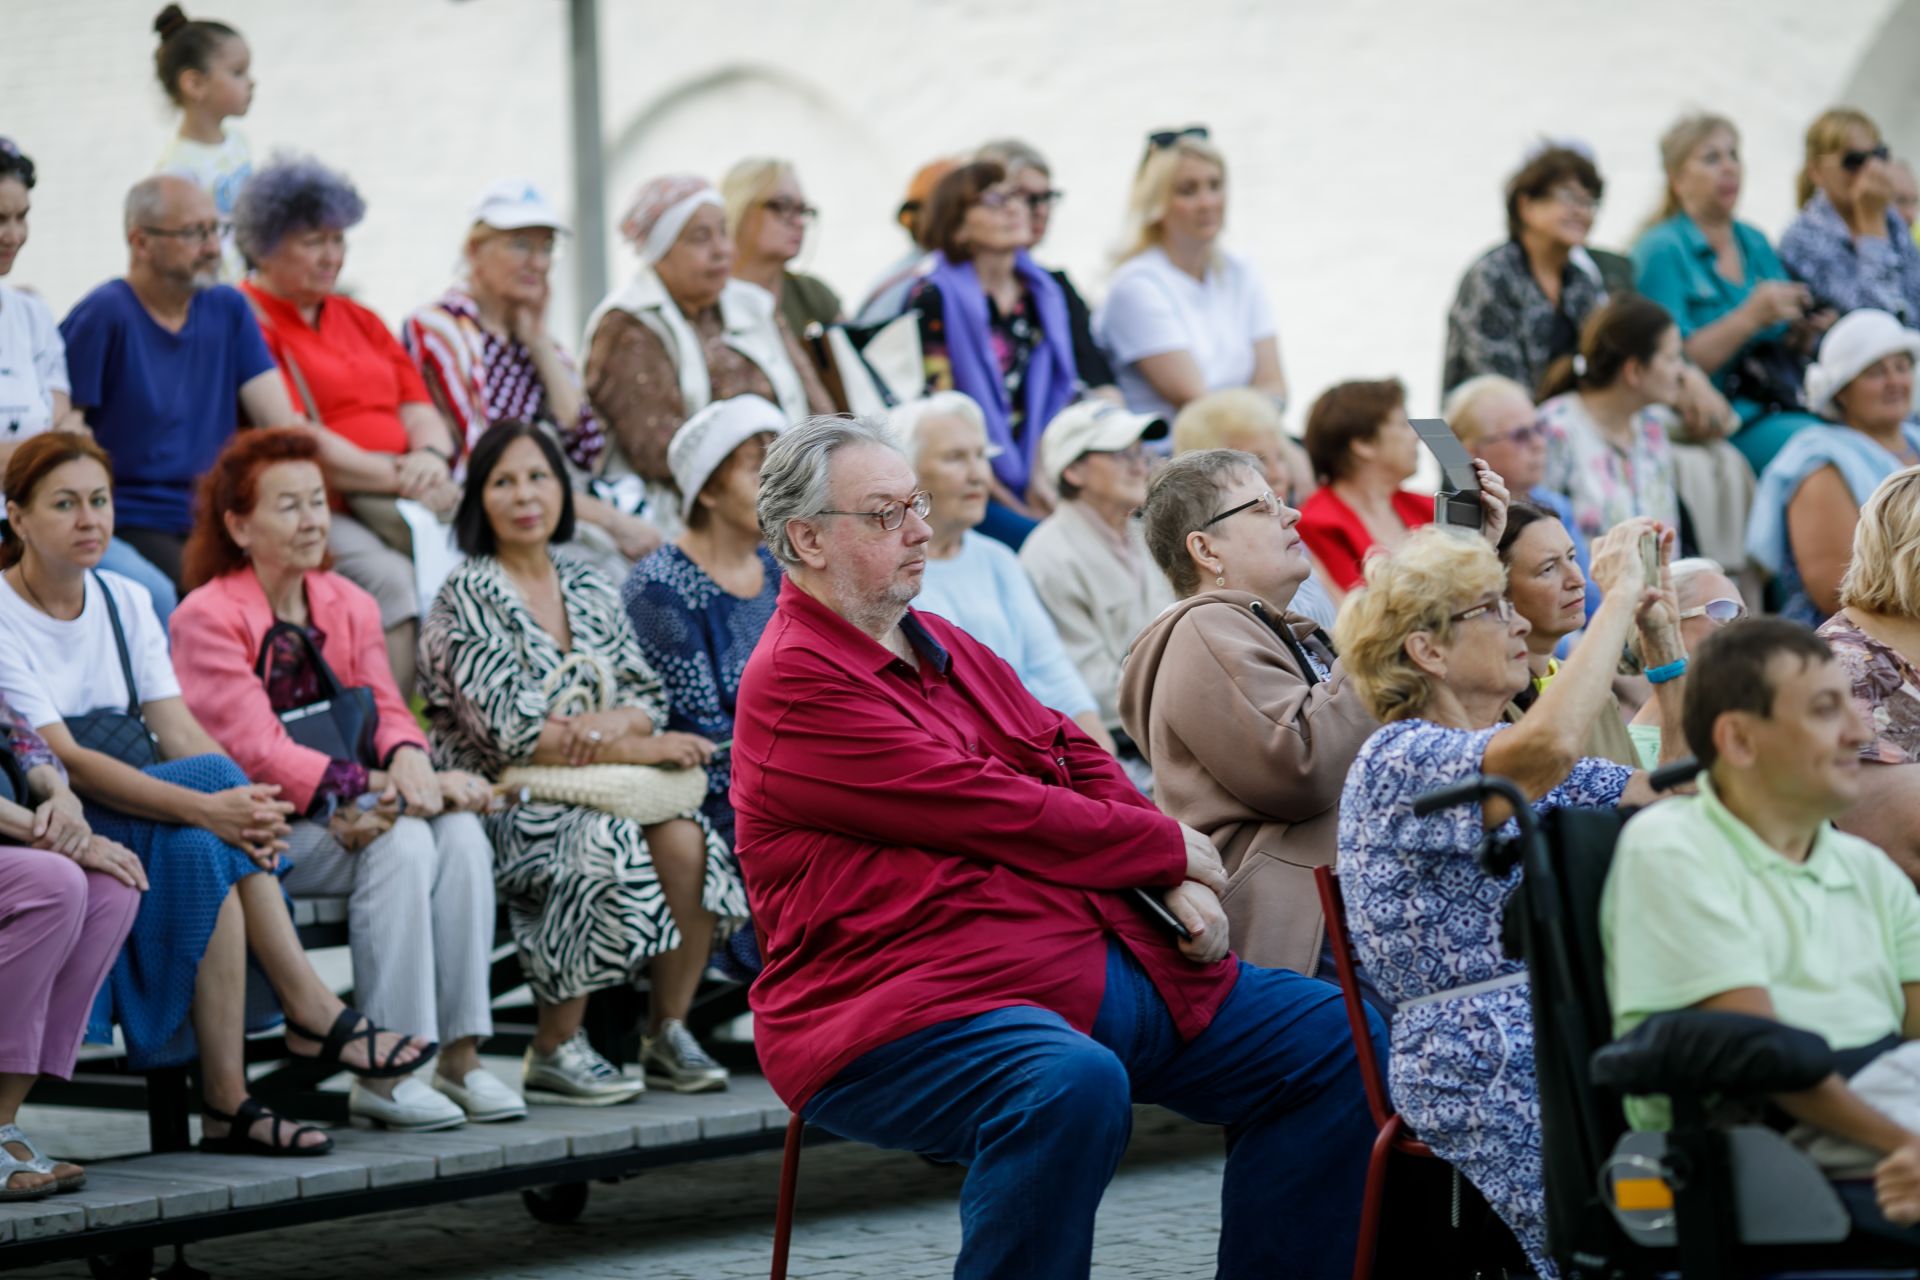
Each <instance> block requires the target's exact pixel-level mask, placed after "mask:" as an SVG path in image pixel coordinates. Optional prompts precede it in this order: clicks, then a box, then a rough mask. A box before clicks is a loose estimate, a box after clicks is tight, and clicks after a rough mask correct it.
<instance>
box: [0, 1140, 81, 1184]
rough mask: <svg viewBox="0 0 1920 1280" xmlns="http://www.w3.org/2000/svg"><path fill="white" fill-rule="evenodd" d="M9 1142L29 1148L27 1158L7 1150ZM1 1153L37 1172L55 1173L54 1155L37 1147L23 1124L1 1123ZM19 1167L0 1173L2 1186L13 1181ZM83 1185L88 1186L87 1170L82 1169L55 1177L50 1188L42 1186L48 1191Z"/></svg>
mask: <svg viewBox="0 0 1920 1280" xmlns="http://www.w3.org/2000/svg"><path fill="white" fill-rule="evenodd" d="M8 1142H17V1144H19V1146H23V1148H27V1159H25V1161H21V1159H19V1157H17V1155H13V1153H10V1151H6V1144H8ZM0 1153H6V1155H8V1159H12V1161H13V1163H15V1165H19V1167H25V1169H31V1171H35V1173H46V1174H52V1173H54V1161H52V1157H48V1155H46V1153H44V1151H42V1150H40V1148H36V1146H35V1144H33V1138H29V1136H27V1134H25V1130H21V1126H19V1125H0ZM19 1167H15V1169H8V1171H6V1173H4V1174H0V1188H4V1186H6V1184H8V1182H12V1180H13V1174H15V1173H19ZM75 1169H79V1167H77V1165H75ZM83 1186H86V1171H84V1169H81V1171H79V1173H69V1174H67V1176H65V1178H54V1184H52V1186H48V1188H42V1190H48V1192H77V1190H81V1188H83Z"/></svg>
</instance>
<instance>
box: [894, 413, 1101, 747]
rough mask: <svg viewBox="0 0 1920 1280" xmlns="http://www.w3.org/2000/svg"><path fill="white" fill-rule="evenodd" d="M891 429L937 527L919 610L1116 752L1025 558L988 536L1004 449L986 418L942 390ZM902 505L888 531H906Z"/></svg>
mask: <svg viewBox="0 0 1920 1280" xmlns="http://www.w3.org/2000/svg"><path fill="white" fill-rule="evenodd" d="M888 422H889V425H890V426H891V427H892V428H893V430H894V433H895V434H896V435H898V436H899V437H900V441H901V444H902V445H903V446H904V448H905V449H906V454H907V461H909V462H911V463H912V464H913V470H914V477H915V479H916V481H917V482H918V484H919V486H920V487H919V490H918V491H917V492H916V494H915V497H916V498H917V499H920V500H921V501H922V502H923V503H924V505H925V507H926V509H925V510H924V511H922V510H921V509H920V508H919V507H918V506H916V507H915V508H914V512H915V514H916V515H919V516H920V517H921V519H923V520H925V521H926V522H927V524H928V525H930V526H931V527H932V529H933V537H932V538H931V539H930V540H929V541H928V543H927V550H926V555H927V567H926V571H925V573H924V574H923V576H922V578H921V585H920V594H919V595H918V596H917V597H915V598H914V602H913V603H914V607H915V608H916V609H920V610H923V611H925V612H927V613H937V614H939V615H940V616H941V617H943V618H945V619H947V621H949V622H952V623H955V624H957V625H959V626H960V627H963V628H965V629H966V631H967V633H968V634H969V635H971V636H973V637H974V638H975V639H977V640H979V641H980V642H981V643H982V644H984V645H986V646H987V647H988V648H989V649H992V650H993V651H994V652H995V653H997V654H999V655H1000V656H1001V657H1002V658H1005V659H1006V660H1007V663H1008V665H1010V666H1011V667H1012V668H1013V670H1014V674H1016V675H1018V676H1019V677H1020V683H1021V684H1023V685H1025V686H1026V688H1027V692H1028V693H1031V694H1032V695H1033V696H1034V697H1035V698H1036V699H1038V700H1039V701H1040V702H1041V703H1042V704H1044V705H1046V706H1049V707H1052V708H1053V709H1054V710H1055V711H1058V712H1059V713H1060V714H1062V715H1064V716H1068V717H1070V718H1072V719H1073V721H1074V722H1075V723H1077V724H1078V725H1079V726H1080V727H1081V728H1082V729H1085V730H1086V731H1087V736H1088V737H1090V738H1092V739H1093V740H1094V741H1095V742H1097V743H1099V744H1100V745H1101V746H1102V747H1104V748H1106V750H1107V751H1108V752H1110V753H1111V752H1112V751H1113V750H1114V742H1113V736H1112V735H1111V734H1109V733H1108V732H1107V728H1106V725H1105V724H1104V723H1103V722H1102V721H1101V718H1100V706H1099V703H1098V702H1097V701H1096V700H1095V698H1094V696H1093V693H1092V691H1091V690H1089V689H1088V688H1087V682H1086V680H1085V679H1084V678H1083V677H1082V676H1081V674H1080V672H1079V670H1078V669H1077V668H1076V667H1075V666H1074V664H1073V659H1072V658H1070V657H1068V656H1067V650H1066V647H1065V646H1064V645H1063V644H1061V643H1060V632H1059V631H1058V630H1057V629H1056V628H1055V627H1054V625H1053V619H1052V618H1050V617H1048V616H1047V610H1046V606H1045V605H1043V604H1041V603H1040V596H1039V594H1038V593H1037V592H1035V591H1034V589H1033V583H1032V582H1031V581H1030V580H1029V579H1028V578H1027V574H1026V571H1025V570H1024V569H1022V568H1021V567H1020V560H1019V557H1018V556H1016V555H1015V554H1014V553H1013V551H1012V550H1010V549H1009V548H1008V547H1007V546H1005V545H1004V544H1002V543H1001V542H999V541H996V540H995V539H993V538H989V537H984V536H982V534H981V533H980V532H979V527H980V524H981V522H982V521H983V520H985V519H986V514H987V504H988V502H989V500H990V499H989V494H990V493H991V492H992V483H993V463H994V461H995V457H994V451H995V446H994V445H993V444H992V443H991V441H990V440H989V438H988V436H987V423H986V415H985V414H983V413H982V412H981V411H980V406H978V405H976V404H975V403H974V402H973V401H972V400H970V399H968V398H967V397H966V396H965V395H962V394H961V393H960V392H958V391H942V392H937V393H935V394H934V395H931V396H928V397H927V398H926V399H924V400H913V401H909V402H908V403H906V404H903V405H901V406H900V407H899V408H898V409H895V410H894V411H893V413H892V415H891V416H890V417H889V420H888ZM902 518H903V516H902V513H901V511H900V509H899V508H898V507H894V508H892V509H891V510H890V513H889V517H888V520H886V521H882V525H883V526H884V527H886V528H889V529H893V528H898V527H899V522H900V520H901V519H902Z"/></svg>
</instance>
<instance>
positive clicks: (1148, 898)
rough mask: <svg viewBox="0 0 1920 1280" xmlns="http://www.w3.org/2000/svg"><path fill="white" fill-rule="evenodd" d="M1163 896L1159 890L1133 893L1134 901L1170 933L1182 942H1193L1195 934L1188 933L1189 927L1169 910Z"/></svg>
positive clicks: (1137, 890) (1138, 890)
mask: <svg viewBox="0 0 1920 1280" xmlns="http://www.w3.org/2000/svg"><path fill="white" fill-rule="evenodd" d="M1161 894H1162V891H1161V890H1159V889H1135V890H1134V891H1133V896H1134V899H1135V900H1136V901H1138V902H1139V903H1140V905H1141V906H1143V907H1145V908H1146V909H1147V914H1148V915H1150V916H1152V917H1153V918H1154V919H1155V920H1157V921H1159V922H1160V923H1161V924H1162V925H1164V926H1165V927H1166V928H1167V930H1168V932H1170V933H1172V934H1173V936H1174V937H1176V938H1178V939H1180V941H1182V942H1192V941H1193V934H1192V933H1191V932H1189V931H1188V929H1187V926H1185V925H1183V924H1181V923H1180V917H1178V916H1176V915H1174V914H1173V912H1171V911H1169V910H1167V904H1166V902H1165V900H1164V899H1163V898H1162V897H1161Z"/></svg>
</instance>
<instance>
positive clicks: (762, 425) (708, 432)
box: [667, 396, 787, 520]
mask: <svg viewBox="0 0 1920 1280" xmlns="http://www.w3.org/2000/svg"><path fill="white" fill-rule="evenodd" d="M786 429H787V415H786V414H784V413H782V412H780V408H779V406H778V405H776V404H774V403H773V402H772V401H770V400H765V399H762V398H761V397H760V396H735V397H733V398H732V399H731V400H716V401H714V402H713V403H712V404H710V405H708V406H707V407H706V408H704V409H702V410H701V411H700V412H698V413H696V414H694V415H693V416H692V417H691V418H688V419H687V420H686V421H685V422H683V423H681V424H680V429H679V430H678V431H676V432H674V433H673V439H671V440H669V441H667V469H668V470H669V471H671V472H673V483H674V484H675V486H677V487H678V488H679V490H680V518H681V519H682V520H685V519H687V518H688V517H689V516H691V515H692V514H693V504H694V501H695V499H697V498H698V497H699V496H700V491H701V490H702V489H704V488H706V487H707V481H708V480H710V479H712V478H713V473H714V472H716V471H718V470H719V469H720V464H721V463H723V462H725V461H726V460H727V458H728V457H729V456H730V455H731V454H732V453H733V451H734V450H735V449H738V448H739V447H740V446H741V445H743V444H745V443H746V442H747V441H749V440H751V439H753V437H755V436H757V435H760V434H762V433H763V432H768V431H770V432H772V433H773V434H775V435H779V434H780V433H781V432H782V431H785V430H786Z"/></svg>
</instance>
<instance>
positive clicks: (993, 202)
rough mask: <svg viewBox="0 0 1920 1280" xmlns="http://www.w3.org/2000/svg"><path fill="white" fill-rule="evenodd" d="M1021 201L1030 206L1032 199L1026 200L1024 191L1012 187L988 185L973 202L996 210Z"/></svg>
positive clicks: (1009, 206) (1010, 206)
mask: <svg viewBox="0 0 1920 1280" xmlns="http://www.w3.org/2000/svg"><path fill="white" fill-rule="evenodd" d="M1022 202H1025V203H1026V204H1027V205H1028V206H1029V207H1031V206H1032V201H1031V200H1028V198H1027V193H1026V192H1024V191H1017V190H1015V189H1014V188H1012V187H989V188H988V189H987V190H985V191H982V192H981V193H980V198H979V199H978V200H976V201H974V203H975V204H977V205H979V206H981V207H982V208H984V209H992V210H994V211H996V212H998V211H999V210H1001V209H1008V208H1012V207H1013V206H1015V205H1018V204H1020V203H1022Z"/></svg>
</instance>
